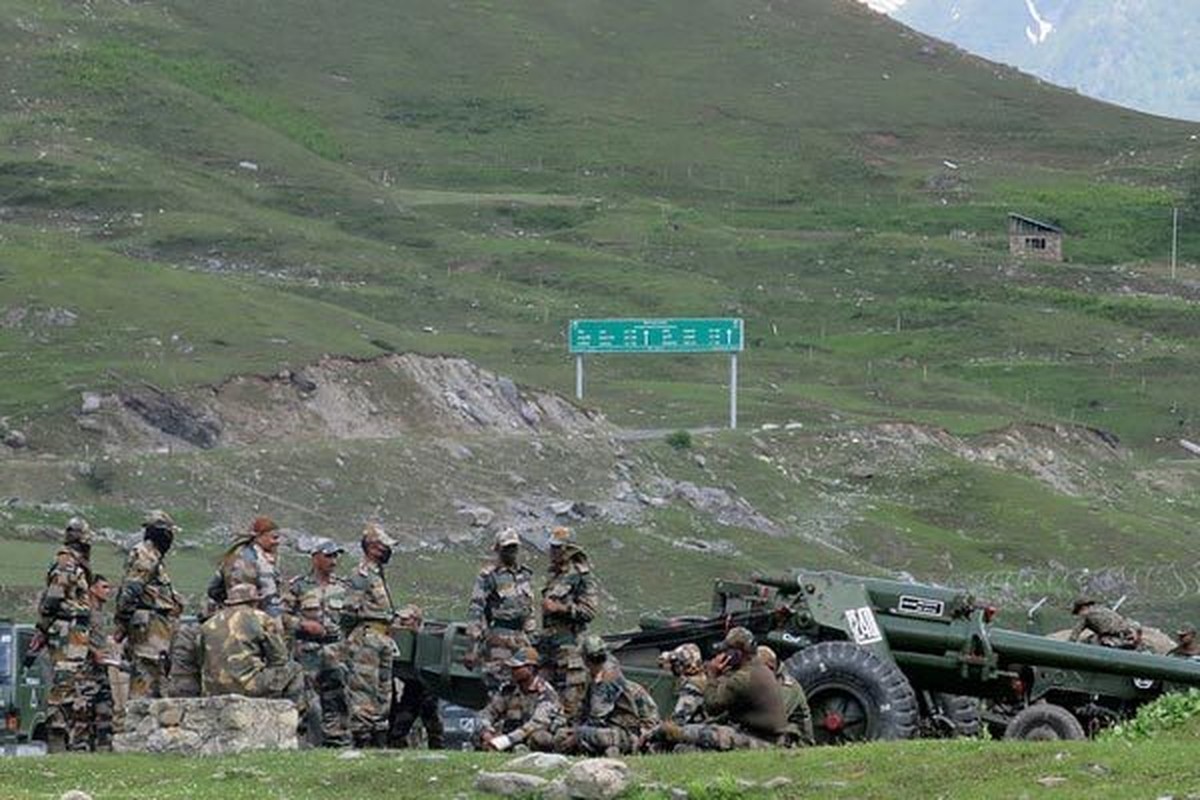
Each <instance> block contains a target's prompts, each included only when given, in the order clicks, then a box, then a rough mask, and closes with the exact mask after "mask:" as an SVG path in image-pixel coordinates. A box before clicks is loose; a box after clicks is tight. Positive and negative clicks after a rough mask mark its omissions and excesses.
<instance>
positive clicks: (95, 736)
mask: <svg viewBox="0 0 1200 800" xmlns="http://www.w3.org/2000/svg"><path fill="white" fill-rule="evenodd" d="M77 697H78V699H79V700H80V701H82V707H80V708H78V709H77V712H78V714H79V716H80V717H81V718H82V719H83V720H84V721H85V723H86V726H87V737H86V741H83V742H80V744H82V745H84V746H77V744H76V742H75V741H72V742H71V749H73V750H84V749H87V750H94V751H109V750H112V741H113V693H112V686H111V685H110V684H109V682H108V670H107V669H104V668H98V669H96V670H95V671H89V672H87V673H85V674H83V675H81V676H80V677H79V681H78V684H77Z"/></svg>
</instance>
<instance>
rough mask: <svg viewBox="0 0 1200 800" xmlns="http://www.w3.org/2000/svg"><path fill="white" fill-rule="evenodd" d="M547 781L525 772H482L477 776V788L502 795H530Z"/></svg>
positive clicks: (477, 789) (480, 790)
mask: <svg viewBox="0 0 1200 800" xmlns="http://www.w3.org/2000/svg"><path fill="white" fill-rule="evenodd" d="M546 783H547V781H546V779H545V778H539V777H538V776H537V775H526V774H525V773H523V772H481V773H479V775H478V777H476V778H475V790H476V791H479V792H487V793H488V794H498V795H500V796H502V797H515V796H518V795H528V794H533V793H534V792H537V791H540V790H541V789H542V788H543V787H544V786H545V785H546Z"/></svg>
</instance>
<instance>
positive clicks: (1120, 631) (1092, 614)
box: [1070, 595, 1139, 650]
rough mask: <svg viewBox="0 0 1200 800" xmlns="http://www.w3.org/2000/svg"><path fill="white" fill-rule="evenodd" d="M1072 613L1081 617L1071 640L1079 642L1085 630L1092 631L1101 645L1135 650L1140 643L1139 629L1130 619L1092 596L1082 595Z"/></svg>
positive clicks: (1076, 623) (1073, 606) (1072, 630)
mask: <svg viewBox="0 0 1200 800" xmlns="http://www.w3.org/2000/svg"><path fill="white" fill-rule="evenodd" d="M1071 613H1072V614H1074V615H1075V616H1077V617H1078V618H1079V619H1078V620H1077V621H1076V622H1075V627H1073V628H1071V637H1070V641H1072V642H1078V641H1079V639H1080V637H1082V636H1083V634H1084V632H1085V631H1090V632H1091V633H1092V635H1093V636H1094V637H1095V643H1096V644H1098V645H1100V646H1101V647H1115V648H1118V649H1120V650H1134V649H1136V648H1137V645H1138V638H1139V636H1138V631H1137V629H1136V628H1134V626H1133V625H1132V624H1130V622H1129V620H1127V619H1125V618H1124V617H1123V616H1121V615H1120V614H1118V613H1117V612H1116V611H1113V610H1112V609H1111V608H1109V607H1108V606H1105V605H1102V604H1100V603H1098V602H1096V600H1095V599H1094V598H1092V597H1088V596H1086V595H1085V596H1081V597H1079V598H1077V599H1076V600H1075V602H1074V604H1073V605H1072V606H1071Z"/></svg>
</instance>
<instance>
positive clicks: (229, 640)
mask: <svg viewBox="0 0 1200 800" xmlns="http://www.w3.org/2000/svg"><path fill="white" fill-rule="evenodd" d="M258 602H259V597H258V590H257V589H255V588H254V587H253V586H252V585H250V584H248V583H239V584H237V585H235V586H233V587H232V588H231V589H230V590H229V593H228V594H227V595H226V597H225V605H224V606H223V607H222V608H221V610H220V611H218V612H217V613H216V614H213V615H212V616H211V617H209V618H208V619H207V620H205V622H204V624H203V625H201V626H200V637H201V638H200V650H201V653H202V661H203V664H204V667H203V673H202V676H201V684H202V689H203V693H204V695H205V696H206V697H211V696H213V695H220V694H240V695H244V696H246V697H267V698H282V699H286V700H291V701H292V702H294V703H295V704H296V707H297V708H298V709H299V711H300V717H301V719H303V718H304V712H305V710H306V708H307V702H306V697H305V692H304V672H303V671H302V670H301V669H300V665H299V664H297V663H296V662H295V661H292V660H291V659H290V658H289V657H288V651H287V644H286V643H285V642H284V640H283V635H282V632H281V630H280V628H279V622H278V621H277V620H275V619H273V618H272V617H270V616H268V615H267V613H266V612H264V611H261V610H259V609H258V608H257V605H258Z"/></svg>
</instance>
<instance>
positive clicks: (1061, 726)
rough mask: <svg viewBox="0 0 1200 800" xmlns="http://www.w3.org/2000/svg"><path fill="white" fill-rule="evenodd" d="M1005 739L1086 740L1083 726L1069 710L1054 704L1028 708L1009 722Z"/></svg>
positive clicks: (1035, 705)
mask: <svg viewBox="0 0 1200 800" xmlns="http://www.w3.org/2000/svg"><path fill="white" fill-rule="evenodd" d="M1004 738H1005V739H1024V740H1031V741H1051V742H1054V741H1079V740H1080V739H1086V738H1087V734H1085V733H1084V732H1083V726H1082V725H1080V724H1079V720H1078V719H1076V718H1075V715H1074V714H1072V713H1071V712H1070V711H1068V710H1067V709H1065V708H1063V707H1062V706H1056V705H1054V703H1035V704H1034V705H1031V706H1026V707H1025V708H1023V709H1021V710H1020V711H1018V712H1017V715H1016V716H1015V717H1013V718H1012V719H1011V720H1009V723H1008V726H1007V727H1005V729H1004Z"/></svg>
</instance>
